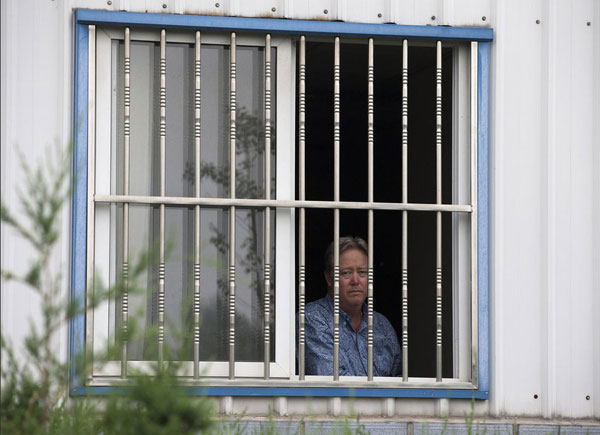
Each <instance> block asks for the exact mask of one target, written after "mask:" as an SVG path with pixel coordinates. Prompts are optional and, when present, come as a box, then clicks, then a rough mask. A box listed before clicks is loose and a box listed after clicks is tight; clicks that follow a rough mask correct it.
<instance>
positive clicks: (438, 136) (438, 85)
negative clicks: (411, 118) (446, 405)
mask: <svg viewBox="0 0 600 435" xmlns="http://www.w3.org/2000/svg"><path fill="white" fill-rule="evenodd" d="M435 91H436V98H435V162H436V171H435V172H436V203H437V204H441V203H442V42H441V41H438V42H437V45H436V76H435ZM435 262H436V268H435V300H436V323H435V327H436V376H435V377H436V381H437V382H441V381H442V212H440V211H438V212H437V213H436V247H435Z"/></svg>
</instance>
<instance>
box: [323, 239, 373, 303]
mask: <svg viewBox="0 0 600 435" xmlns="http://www.w3.org/2000/svg"><path fill="white" fill-rule="evenodd" d="M367 271H368V263H367V256H366V255H365V254H363V253H362V252H361V251H360V250H358V249H348V250H347V251H344V252H342V253H341V254H340V307H341V308H342V310H344V311H345V312H346V313H350V312H353V311H356V310H360V309H361V307H362V304H363V302H364V301H365V299H366V298H367V282H368V274H367ZM326 278H327V284H328V285H329V288H330V291H331V295H332V296H333V281H332V280H331V279H330V278H329V277H326Z"/></svg>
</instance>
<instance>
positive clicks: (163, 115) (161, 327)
mask: <svg viewBox="0 0 600 435" xmlns="http://www.w3.org/2000/svg"><path fill="white" fill-rule="evenodd" d="M166 136H167V32H166V30H165V29H162V30H161V31H160V195H161V196H165V185H166V158H167V150H166V147H167V137H166ZM159 207H160V210H159V213H160V221H159V226H160V233H159V243H158V244H159V264H158V361H159V363H162V362H163V361H164V342H165V204H160V206H159Z"/></svg>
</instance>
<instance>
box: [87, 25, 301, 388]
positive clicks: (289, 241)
mask: <svg viewBox="0 0 600 435" xmlns="http://www.w3.org/2000/svg"><path fill="white" fill-rule="evenodd" d="M123 38H124V33H123V31H122V29H117V28H110V27H104V28H96V137H95V174H96V176H95V181H96V182H95V195H99V196H100V195H104V196H109V195H110V194H111V186H112V187H113V189H112V190H113V191H114V185H115V183H116V181H115V174H114V173H113V174H111V165H112V167H113V168H114V167H116V166H115V165H114V163H113V162H111V159H115V158H116V157H115V156H114V152H112V151H113V150H112V149H111V143H112V140H113V138H112V137H111V136H112V135H114V134H116V132H115V130H116V129H115V128H114V126H115V122H116V117H115V114H114V113H112V109H111V108H112V107H113V104H114V101H113V92H116V91H115V83H114V82H115V79H116V78H115V77H114V75H115V71H116V68H115V65H114V62H115V61H116V59H114V54H113V53H112V42H113V41H119V40H123ZM131 41H144V42H159V41H160V30H159V29H158V30H149V29H132V30H131ZM167 42H168V43H182V44H193V43H194V34H193V32H175V33H173V34H171V32H168V33H167ZM229 43H230V40H229V37H228V35H226V34H225V33H220V34H215V33H211V32H206V33H204V32H203V33H202V45H203V46H204V45H224V46H228V45H229ZM271 45H272V47H274V48H276V49H277V65H276V71H277V75H276V77H277V83H276V84H275V86H276V89H277V93H276V95H277V104H276V107H277V114H276V119H277V129H276V135H277V137H276V142H275V143H276V146H277V151H276V159H277V162H276V165H277V172H278V173H281V174H293V173H294V168H295V162H294V140H295V135H294V131H295V124H294V123H295V117H294V115H295V113H294V111H293V110H290V107H291V108H293V107H294V103H295V86H294V82H293V80H291V78H292V77H293V74H294V69H293V66H294V64H295V61H294V59H295V49H294V46H293V43H292V40H291V39H290V38H287V37H282V36H275V37H273V38H272V39H271ZM237 46H238V47H241V46H254V47H263V46H264V38H261V37H259V36H256V35H247V34H246V35H239V36H237ZM167 68H168V65H167ZM294 188H295V186H294V178H293V177H286V176H279V177H277V178H276V193H277V199H282V200H293V199H294ZM110 207H115V204H112V205H110ZM94 212H95V223H94V233H95V238H96V239H97V240H110V243H108V244H100V243H95V245H94V257H93V258H92V257H89V259H88V261H93V262H94V264H93V265H90V266H89V267H90V268H91V269H89V270H92V269H93V270H94V276H95V278H96V279H99V280H100V281H101V282H103V283H110V284H111V285H114V281H115V277H114V276H112V277H111V276H110V269H111V267H110V250H111V249H113V250H114V249H115V246H116V243H115V240H114V231H113V232H112V236H111V231H110V228H111V226H113V227H114V225H115V222H111V218H110V209H109V208H108V207H107V206H105V207H99V206H98V205H96V207H95V211H94ZM113 216H114V213H113ZM275 240H276V247H275V255H276V260H275V262H276V264H277V274H276V278H275V279H276V282H275V285H274V288H275V292H276V297H275V312H276V313H290V312H293V311H294V307H295V304H294V298H293V293H291V292H289V291H288V289H293V288H294V287H295V279H294V277H295V274H294V271H295V268H294V257H293V256H290V255H288V253H289V252H294V210H293V209H278V210H277V211H276V234H275ZM90 290H91V289H88V291H90ZM114 302H115V301H114V300H112V301H110V302H106V303H103V304H101V305H100V306H98V307H97V308H96V309H95V310H94V320H93V322H89V323H88V328H90V329H91V331H90V332H88V334H89V335H90V336H93V338H92V343H93V344H92V346H93V352H94V353H100V354H102V353H104V352H106V350H107V348H108V344H114V340H115V336H114V334H115V332H114V330H113V331H112V333H111V331H110V328H111V326H114V324H115V317H114V316H115V312H116V311H115V310H116V307H115V303H114ZM274 336H275V359H274V361H273V362H271V364H270V372H271V377H273V378H289V377H290V376H293V373H294V368H295V355H294V351H293V349H290V346H289V345H288V343H293V342H294V318H293V316H288V315H277V314H276V316H275V334H274ZM150 364H151V362H150V361H128V362H127V366H128V368H130V369H132V370H134V371H140V370H141V371H149V369H150ZM235 365H236V368H235V374H236V377H240V378H260V377H261V376H262V375H263V367H264V364H263V363H262V362H244V361H236V362H235ZM228 370H229V369H228V362H226V361H201V362H200V372H201V373H202V374H203V376H205V377H216V378H225V377H227V376H228ZM120 374H121V362H120V361H109V362H102V363H100V362H94V369H93V375H94V376H95V377H98V378H102V377H115V376H120ZM180 374H181V375H182V376H191V375H192V374H193V362H192V361H185V362H182V363H181V369H180ZM102 381H104V380H102V379H98V382H102Z"/></svg>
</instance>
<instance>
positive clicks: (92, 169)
mask: <svg viewBox="0 0 600 435" xmlns="http://www.w3.org/2000/svg"><path fill="white" fill-rule="evenodd" d="M88 62H89V63H88V137H87V139H88V149H87V153H88V165H87V271H86V276H87V283H86V284H87V289H88V291H87V292H86V295H87V301H86V316H87V322H86V323H87V328H86V332H87V337H86V343H87V349H88V350H91V351H92V352H93V349H94V310H93V308H92V304H91V303H90V302H91V301H90V298H91V297H92V295H93V294H94V292H93V286H94V261H95V259H94V252H95V251H94V249H95V248H94V244H95V240H94V233H95V222H96V216H95V214H96V209H95V203H94V194H95V193H96V177H95V174H96V26H95V25H90V26H88Z"/></svg>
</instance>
